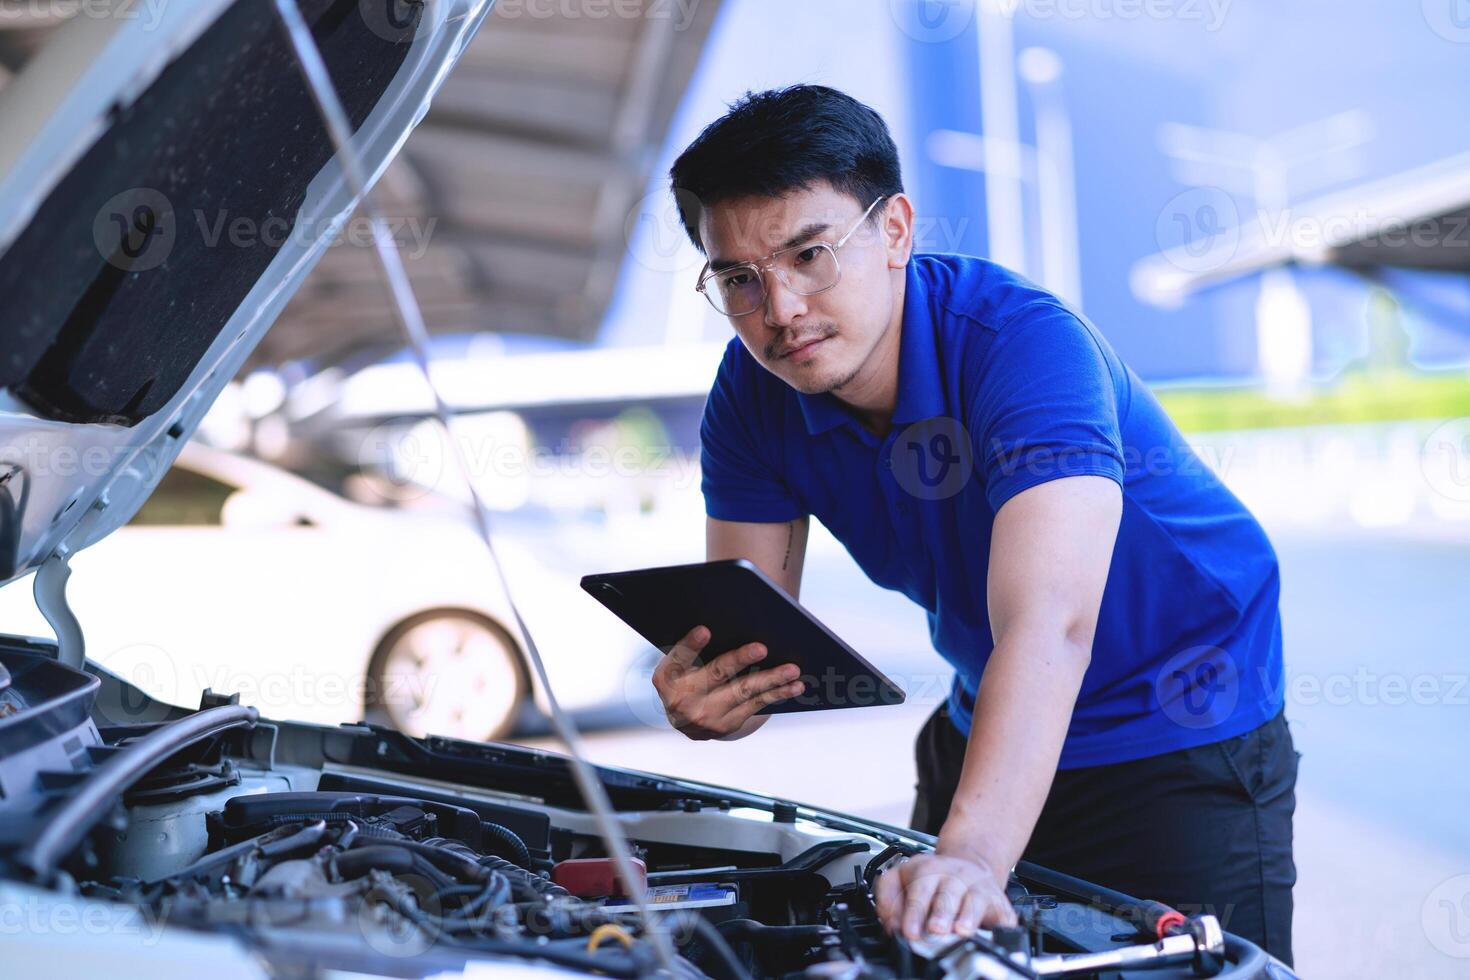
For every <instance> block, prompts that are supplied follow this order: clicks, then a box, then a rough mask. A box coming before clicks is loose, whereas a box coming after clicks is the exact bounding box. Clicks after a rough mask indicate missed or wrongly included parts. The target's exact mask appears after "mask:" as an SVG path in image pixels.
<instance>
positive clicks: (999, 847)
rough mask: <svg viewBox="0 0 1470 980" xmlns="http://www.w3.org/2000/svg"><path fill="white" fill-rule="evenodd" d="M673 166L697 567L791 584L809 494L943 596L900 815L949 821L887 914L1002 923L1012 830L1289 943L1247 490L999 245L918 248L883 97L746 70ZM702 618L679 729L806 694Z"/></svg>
mask: <svg viewBox="0 0 1470 980" xmlns="http://www.w3.org/2000/svg"><path fill="white" fill-rule="evenodd" d="M671 181H672V185H673V189H674V192H675V195H676V197H677V198H678V201H679V205H680V209H681V215H682V217H683V220H684V223H685V227H686V229H687V231H688V232H689V235H690V237H691V238H692V239H693V241H694V243H695V244H696V246H698V247H699V248H700V249H701V250H702V251H703V253H704V254H705V256H706V257H707V259H708V264H707V266H706V268H705V270H704V271H703V273H702V274H701V278H700V280H699V284H698V288H699V290H700V291H701V292H703V293H704V294H705V296H706V297H708V298H709V300H710V302H711V303H713V304H714V305H715V307H716V309H718V310H720V312H722V313H724V314H725V315H726V316H728V318H729V320H730V323H731V325H732V326H733V328H734V331H735V333H736V338H735V339H734V340H732V342H731V343H730V345H729V348H728V349H727V351H726V354H725V357H724V360H723V362H722V364H721V365H720V368H719V372H718V376H717V378H716V380H715V384H714V387H713V390H712V391H711V392H710V396H709V401H708V404H707V406H706V409H705V416H704V422H703V427H702V432H701V437H702V442H703V455H702V463H703V489H704V494H705V499H706V509H707V513H708V521H707V554H708V557H709V559H711V560H716V559H723V558H734V557H743V558H748V559H750V560H751V561H753V562H754V563H755V564H756V565H757V566H759V567H760V568H761V569H762V570H763V571H764V572H766V573H767V574H768V575H770V576H771V577H772V578H773V579H775V580H776V581H777V582H779V583H780V584H781V585H782V586H783V587H785V588H786V590H787V591H788V592H790V593H792V594H793V595H795V594H797V592H798V589H799V587H800V581H801V568H802V560H803V554H804V551H805V546H806V541H807V529H808V522H809V520H810V518H811V517H812V516H815V517H816V518H817V519H819V520H820V521H821V522H822V523H823V524H824V525H825V526H826V527H827V528H828V529H830V530H831V532H832V533H833V534H834V535H836V537H837V538H838V539H840V540H841V541H842V542H843V543H844V544H845V545H846V547H847V548H848V550H849V551H850V552H851V553H852V555H853V557H854V558H855V559H856V560H857V562H858V564H859V565H860V566H862V568H863V570H864V571H865V572H866V573H867V574H868V575H869V576H870V577H871V578H872V579H873V581H875V582H877V583H878V584H879V585H882V586H884V587H886V588H890V589H896V590H898V591H901V592H903V593H904V594H905V595H908V596H909V597H910V598H912V599H913V600H914V601H915V602H918V603H919V604H920V605H922V606H923V607H924V608H925V609H927V610H928V612H929V622H930V628H931V636H932V639H933V642H934V645H935V647H936V649H937V650H938V651H939V652H940V654H942V655H943V656H944V658H945V659H946V660H947V661H948V662H949V663H950V664H952V665H953V666H954V668H955V678H954V682H953V687H952V690H951V693H950V695H949V698H948V701H947V702H946V703H945V704H944V705H942V706H941V707H940V708H939V709H938V710H937V711H935V713H934V715H933V717H931V718H930V719H929V721H928V722H927V723H926V724H925V726H924V728H923V730H922V731H921V732H920V735H919V738H918V743H917V750H916V755H917V763H918V772H919V783H918V800H917V803H916V805H915V807H914V817H913V820H914V825H915V826H916V828H917V829H920V830H923V831H926V832H929V833H933V834H936V835H937V836H938V843H937V846H936V849H935V851H934V853H933V854H928V855H922V856H916V857H914V858H912V859H910V860H908V861H907V862H905V863H903V864H902V865H901V866H899V867H897V868H896V869H894V870H890V871H887V872H885V873H884V874H883V875H882V876H881V877H880V878H879V880H878V882H877V883H876V886H875V898H876V901H877V904H878V911H879V914H880V916H881V917H882V919H883V921H884V924H885V925H886V926H887V927H888V928H889V929H891V930H899V929H901V930H902V932H903V933H904V934H905V935H907V936H909V937H911V938H914V937H917V936H919V935H922V934H923V933H925V932H930V933H948V932H951V931H953V932H959V933H965V932H968V931H971V930H973V929H974V928H975V927H976V926H978V925H991V924H1004V923H1010V922H1013V921H1014V912H1013V910H1012V908H1011V906H1010V904H1009V902H1008V901H1007V898H1006V895H1005V891H1004V888H1005V883H1006V880H1007V874H1008V872H1009V870H1010V869H1011V868H1012V867H1013V865H1014V864H1015V863H1016V861H1017V860H1018V859H1020V858H1022V857H1023V855H1024V857H1026V858H1027V859H1029V860H1033V861H1036V862H1038V863H1040V864H1043V865H1045V866H1048V867H1051V868H1054V869H1056V870H1059V871H1063V872H1066V873H1069V874H1073V875H1076V876H1078V877H1081V878H1085V879H1087V880H1090V881H1093V882H1096V883H1098V884H1101V885H1106V886H1109V887H1112V888H1115V889H1117V890H1120V891H1123V892H1127V893H1130V894H1133V895H1135V896H1137V897H1140V898H1149V899H1155V900H1158V901H1162V902H1165V903H1167V904H1171V905H1173V906H1175V907H1177V908H1179V909H1181V910H1182V911H1185V912H1197V911H1209V912H1213V913H1215V914H1217V915H1219V916H1220V917H1221V919H1222V920H1223V921H1224V924H1225V926H1226V928H1227V929H1230V930H1231V931H1234V932H1236V933H1238V934H1240V935H1243V936H1245V937H1247V938H1249V939H1251V940H1253V941H1255V942H1257V943H1258V944H1260V945H1262V946H1264V947H1265V948H1267V949H1268V950H1269V951H1270V952H1272V953H1274V954H1275V955H1276V956H1278V957H1280V958H1281V959H1283V960H1286V961H1288V962H1289V961H1290V959H1291V933H1290V930H1291V911H1292V898H1291V889H1292V885H1293V884H1294V882H1295V868H1294V865H1293V863H1292V853H1291V820H1292V811H1293V808H1294V786H1295V781H1296V754H1295V752H1294V751H1293V749H1292V744H1291V737H1290V734H1289V732H1288V731H1287V728H1286V723H1285V720H1284V718H1283V717H1282V714H1281V709H1282V687H1281V680H1282V666H1281V628H1280V618H1279V613H1278V609H1277V593H1278V575H1277V566H1276V558H1275V555H1274V553H1273V551H1272V549H1271V546H1270V543H1269V542H1268V541H1267V539H1266V536H1265V534H1264V533H1263V532H1262V530H1261V528H1260V527H1259V526H1258V525H1257V523H1256V522H1255V520H1254V519H1253V518H1252V517H1251V515H1250V513H1249V512H1248V511H1247V510H1246V509H1245V507H1244V506H1242V505H1241V504H1240V502H1239V501H1237V500H1236V499H1235V497H1233V496H1232V495H1231V494H1230V492H1229V491H1227V490H1226V489H1225V488H1224V486H1223V485H1222V484H1221V483H1220V482H1219V481H1218V480H1217V479H1216V478H1215V476H1214V475H1213V474H1212V473H1211V472H1210V471H1209V470H1207V469H1206V468H1205V467H1204V466H1203V465H1202V464H1201V463H1200V461H1199V460H1198V459H1197V458H1196V456H1195V455H1194V454H1193V453H1192V451H1191V450H1190V449H1189V447H1188V446H1187V445H1186V444H1185V443H1184V441H1183V439H1182V438H1181V437H1180V435H1179V433H1178V431H1177V430H1176V429H1175V428H1174V426H1173V424H1172V423H1171V422H1170V421H1169V419H1168V417H1167V416H1166V415H1165V414H1164V412H1163V410H1162V409H1161V408H1160V407H1159V404H1158V403H1157V402H1156V401H1155V400H1154V398H1153V396H1152V395H1151V394H1150V393H1149V391H1148V389H1147V388H1146V387H1145V386H1144V385H1143V384H1142V383H1141V382H1140V381H1139V379H1138V378H1137V377H1136V376H1135V375H1133V374H1132V373H1131V372H1130V371H1129V370H1128V368H1127V367H1125V366H1124V365H1123V364H1122V362H1121V361H1119V359H1118V357H1117V355H1116V354H1114V353H1113V351H1112V349H1111V348H1110V347H1109V346H1108V344H1107V342H1106V341H1105V340H1104V339H1103V338H1102V337H1101V336H1100V335H1099V334H1098V332H1097V331H1096V330H1095V328H1093V326H1092V325H1091V324H1090V323H1088V321H1086V320H1085V319H1083V318H1082V316H1081V315H1080V314H1079V313H1077V312H1075V311H1073V310H1072V309H1070V308H1069V307H1068V306H1067V305H1066V304H1065V303H1064V302H1062V301H1061V300H1060V299H1058V298H1057V297H1055V296H1053V295H1051V294H1050V293H1047V292H1046V291H1045V290H1043V289H1040V288H1038V287H1037V286H1035V285H1033V284H1031V283H1029V282H1027V281H1026V280H1024V279H1022V278H1020V277H1019V276H1016V275H1014V274H1013V273H1011V272H1008V271H1007V270H1005V269H1003V268H1000V267H999V266H996V265H994V264H992V263H989V262H986V261H983V260H981V259H976V258H970V257H966V256H958V255H912V254H911V252H912V250H913V243H914V227H915V220H914V206H913V204H912V202H911V201H910V199H909V197H908V196H907V195H906V194H905V193H904V191H903V184H902V181H901V178H900V172H899V164H898V158H897V153H896V151H895V148H894V145H893V141H892V140H891V138H890V137H889V134H888V131H887V128H886V126H885V125H884V123H883V121H882V119H881V118H880V117H879V116H878V114H877V113H875V112H874V111H873V110H871V109H869V108H868V107H866V106H864V105H862V104H861V103H859V102H857V101H855V100H853V99H852V98H850V97H848V96H846V95H844V94H842V93H840V92H837V91H834V90H832V89H829V88H824V87H820V86H809V85H801V86H796V87H793V88H788V89H783V90H779V91H770V92H763V93H760V94H752V95H748V96H746V97H745V98H744V99H742V100H741V101H739V102H738V103H736V104H735V105H734V106H732V107H731V109H730V110H729V112H728V113H727V114H726V115H725V116H723V117H722V118H720V119H719V120H717V121H716V122H714V123H713V124H711V125H710V126H709V127H708V128H707V129H705V131H704V132H703V133H702V134H701V135H700V136H699V138H698V139H696V140H695V141H694V143H692V144H691V145H690V146H689V147H688V149H686V150H685V151H684V153H683V155H681V156H680V157H679V159H678V160H677V162H676V163H675V164H674V166H673V169H672V171H671ZM708 639H709V633H708V631H707V630H705V629H704V628H703V627H700V628H697V629H695V630H694V631H693V632H691V633H690V634H689V636H688V637H686V638H685V640H684V641H683V642H682V643H681V644H679V646H678V647H676V648H675V649H674V650H673V651H672V652H671V654H670V655H669V656H668V657H667V658H665V659H664V661H663V662H662V663H661V664H660V665H659V667H658V669H657V671H656V672H655V674H654V684H655V686H656V688H657V690H658V693H659V695H660V697H661V699H662V701H663V704H664V707H665V710H666V711H667V713H668V716H669V718H670V720H671V722H672V723H673V724H674V725H675V727H677V728H678V729H680V730H681V731H683V732H684V733H685V734H687V735H689V736H690V737H691V738H741V737H744V736H746V735H749V734H750V733H752V732H754V731H755V730H756V729H757V728H758V727H760V725H761V723H763V722H764V721H766V719H767V717H768V716H759V717H757V716H755V712H756V711H758V710H759V709H760V708H761V707H763V706H765V705H766V704H769V703H771V702H772V701H776V700H780V699H783V698H789V697H794V696H797V695H799V694H800V693H801V691H802V690H803V685H802V682H801V681H800V680H798V679H797V674H798V670H797V668H796V667H795V666H794V665H789V664H787V665H770V666H767V665H764V664H762V665H761V666H760V668H759V669H756V670H752V671H751V672H749V673H747V674H744V675H743V676H740V677H736V676H735V675H736V674H737V672H740V671H742V670H744V669H745V668H748V667H752V665H755V664H758V663H759V662H760V661H761V659H762V658H763V657H764V656H765V650H764V649H763V648H762V647H761V646H760V645H759V644H751V645H749V646H747V647H742V648H740V649H736V650H729V651H709V656H707V657H702V658H701V654H703V653H704V645H705V644H706V643H707V642H708ZM696 658H700V659H698V660H697V659H696ZM701 664H702V665H701Z"/></svg>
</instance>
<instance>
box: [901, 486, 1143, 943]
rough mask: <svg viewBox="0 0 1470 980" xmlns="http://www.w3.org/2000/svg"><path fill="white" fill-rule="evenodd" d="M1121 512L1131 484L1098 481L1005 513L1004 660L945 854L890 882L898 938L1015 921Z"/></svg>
mask: <svg viewBox="0 0 1470 980" xmlns="http://www.w3.org/2000/svg"><path fill="white" fill-rule="evenodd" d="M1121 514H1122V494H1121V491H1120V490H1119V488H1118V485H1117V484H1116V483H1114V482H1113V481H1111V480H1109V479H1106V478H1104V477H1097V476H1079V477H1070V478H1067V479H1062V480H1054V481H1052V482H1049V483H1044V484H1041V485H1039V486H1035V487H1032V488H1030V489H1028V490H1025V491H1022V492H1021V493H1019V494H1017V495H1016V496H1015V497H1013V498H1011V499H1010V500H1009V501H1007V502H1006V503H1005V505H1004V506H1002V507H1001V509H1000V511H999V513H997V514H996V517H995V523H994V527H993V530H992V533H991V545H990V569H989V575H988V583H989V596H988V606H989V611H990V625H991V631H992V634H993V636H994V639H995V649H994V650H993V651H992V653H991V655H990V660H989V662H988V663H987V664H986V667H985V675H984V679H983V680H982V681H981V684H980V691H979V695H978V697H977V698H976V705H975V721H974V724H973V726H972V728H971V732H970V741H969V746H968V749H967V751H966V753H965V762H964V768H963V770H962V773H961V776H960V781H959V787H958V789H957V791H956V792H955V797H954V802H953V804H952V805H951V807H950V812H949V817H948V819H947V820H946V821H945V823H944V827H943V829H942V830H941V831H940V834H939V845H938V847H937V848H936V853H935V854H934V855H932V856H925V857H923V858H915V859H914V860H912V861H910V862H908V863H907V864H906V865H904V866H903V868H902V869H900V873H899V874H897V875H890V874H889V873H885V874H884V876H883V877H884V878H892V880H890V881H888V882H886V883H883V882H882V879H880V884H884V887H883V888H882V889H881V890H880V894H879V898H880V906H882V907H881V908H880V913H886V914H885V915H884V920H885V922H888V923H889V924H890V927H896V926H899V925H901V926H902V928H903V931H904V932H905V933H906V934H908V935H910V936H913V937H917V936H919V935H921V934H922V933H923V932H924V931H926V930H927V931H929V932H949V931H951V929H953V931H954V932H956V933H960V934H967V933H969V932H971V931H973V930H974V928H975V927H976V926H978V925H985V924H992V923H997V922H1008V921H1011V920H1012V919H1013V913H1012V912H1011V910H1010V908H1009V905H1008V903H1006V901H1005V898H1004V887H1005V881H1006V876H1007V874H1008V873H1009V870H1010V868H1011V867H1012V866H1013V865H1014V864H1015V863H1016V861H1018V860H1019V859H1020V857H1021V854H1022V852H1023V851H1024V850H1025V847H1026V842H1027V841H1028V840H1029V839H1030V837H1031V831H1032V830H1033V829H1034V827H1035V825H1036V820H1037V817H1039V816H1040V814H1041V808H1042V805H1043V804H1044V803H1045V802H1046V795H1047V792H1048V791H1049V790H1050V788H1051V783H1052V778H1053V776H1054V775H1055V773H1056V765H1057V760H1058V759H1059V758H1060V756H1061V751H1062V742H1063V740H1064V739H1065V738H1066V734H1067V727H1068V725H1069V724H1070V722H1071V718H1072V708H1073V705H1074V704H1075V702H1076V699H1077V692H1078V690H1079V689H1080V688H1081V685H1082V676H1083V674H1084V673H1085V672H1086V670H1087V665H1088V663H1089V661H1090V659H1091V656H1092V639H1093V633H1094V631H1095V629H1096V626H1097V616H1098V609H1099V607H1100V605H1101V603H1102V594H1103V588H1104V586H1105V585H1106V584H1107V577H1108V567H1109V566H1110V564H1111V563H1112V555H1113V544H1114V542H1115V540H1116V538H1117V533H1118V523H1119V520H1120V517H1121ZM977 869H978V871H977Z"/></svg>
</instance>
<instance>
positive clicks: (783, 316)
mask: <svg viewBox="0 0 1470 980" xmlns="http://www.w3.org/2000/svg"><path fill="white" fill-rule="evenodd" d="M764 276H765V280H766V326H768V327H776V328H778V329H784V328H785V327H789V326H791V325H792V323H794V322H795V321H796V318H797V317H801V316H805V315H806V313H807V307H806V297H805V296H802V295H801V294H800V293H794V292H792V291H791V289H790V287H788V286H787V285H786V284H785V283H784V282H782V281H781V277H780V276H778V275H776V273H774V272H765V273H764Z"/></svg>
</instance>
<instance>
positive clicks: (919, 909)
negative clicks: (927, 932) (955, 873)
mask: <svg viewBox="0 0 1470 980" xmlns="http://www.w3.org/2000/svg"><path fill="white" fill-rule="evenodd" d="M939 883H940V876H939V875H933V874H930V875H924V876H923V877H921V878H915V879H913V880H911V881H909V882H908V883H907V884H906V885H905V886H904V890H903V934H904V937H905V938H907V939H910V940H913V939H920V938H922V937H923V935H924V920H925V919H926V918H927V917H928V915H929V901H930V899H932V898H933V897H934V893H935V892H937V891H938V890H939Z"/></svg>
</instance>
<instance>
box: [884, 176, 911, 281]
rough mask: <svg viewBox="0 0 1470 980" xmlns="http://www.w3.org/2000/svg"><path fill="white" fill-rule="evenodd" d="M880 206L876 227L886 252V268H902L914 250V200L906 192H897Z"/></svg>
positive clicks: (907, 262)
mask: <svg viewBox="0 0 1470 980" xmlns="http://www.w3.org/2000/svg"><path fill="white" fill-rule="evenodd" d="M882 207H883V214H882V216H881V217H879V219H878V229H879V232H880V233H881V234H882V236H883V247H884V249H885V250H886V251H887V253H888V268H890V269H902V268H903V267H904V266H906V265H908V264H909V256H910V255H911V254H913V250H914V202H913V201H911V200H909V196H908V195H907V194H903V193H899V194H895V195H893V196H892V197H890V198H889V199H888V200H886V201H884V202H883V204H882Z"/></svg>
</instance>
